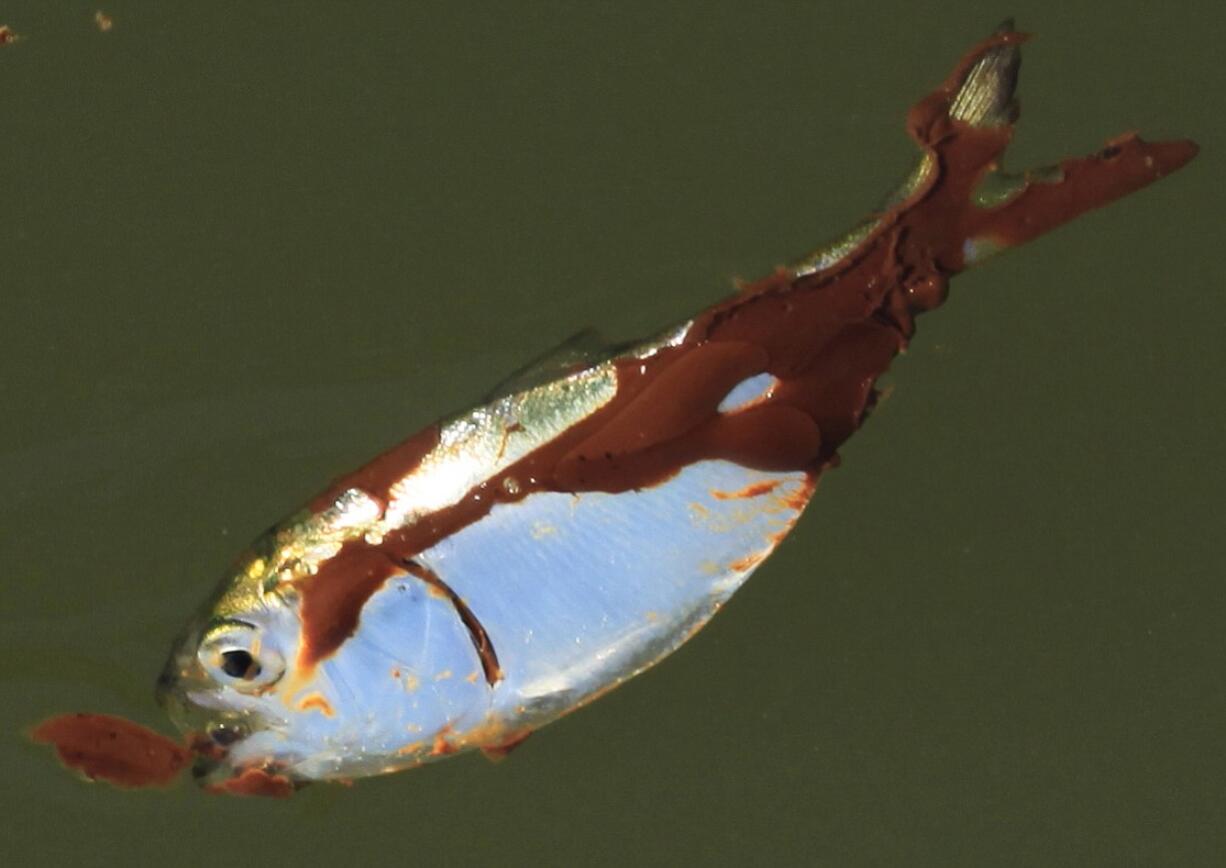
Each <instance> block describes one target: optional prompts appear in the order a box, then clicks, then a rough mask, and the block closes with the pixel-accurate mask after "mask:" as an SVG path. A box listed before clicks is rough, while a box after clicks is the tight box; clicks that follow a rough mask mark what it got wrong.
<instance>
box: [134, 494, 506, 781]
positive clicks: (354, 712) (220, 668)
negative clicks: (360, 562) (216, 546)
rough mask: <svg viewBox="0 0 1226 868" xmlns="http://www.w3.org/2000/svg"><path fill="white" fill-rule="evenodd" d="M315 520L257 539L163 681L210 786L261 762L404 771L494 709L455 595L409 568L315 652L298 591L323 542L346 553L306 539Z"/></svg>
mask: <svg viewBox="0 0 1226 868" xmlns="http://www.w3.org/2000/svg"><path fill="white" fill-rule="evenodd" d="M311 523H312V520H311V519H309V518H307V519H303V518H301V517H300V518H299V519H297V520H293V521H291V522H288V523H286V524H285V525H282V526H280V527H278V528H274V529H273V531H270V532H269V534H267V535H266V536H265V537H263V538H261V539H260V540H259V541H257V543H256V544H255V545H254V546H253V547H252V549H251V550H250V551H249V552H248V553H247V554H246V555H244V556H243V557H242V558H241V559H240V560H239V561H238V563H237V564H236V565H235V567H234V568H233V570H232V571H231V572H230V573H229V574H228V575H227V577H226V578H225V580H224V581H223V582H222V583H221V585H220V586H219V588H218V590H217V591H216V593H215V594H214V596H213V597H212V598H211V599H210V600H209V601H208V602H207V603H206V604H205V606H204V607H203V608H202V609H201V611H200V612H199V613H198V614H197V615H196V616H195V617H194V618H192V619H191V621H190V622H189V623H188V625H187V626H186V627H185V628H184V630H183V632H182V633H181V634H180V636H179V638H178V639H177V640H176V642H175V644H174V646H173V648H172V650H171V653H170V656H169V658H168V660H167V662H166V665H165V668H164V670H163V672H162V674H161V676H160V678H159V679H158V686H157V694H158V699H159V702H160V703H161V704H162V706H163V707H164V708H165V709H166V711H167V713H168V714H169V716H170V717H171V719H172V720H173V721H174V723H175V725H176V726H177V727H178V728H179V729H180V731H182V732H183V733H184V734H186V735H187V736H188V739H189V742H190V743H191V744H192V745H193V746H195V747H196V748H197V753H198V755H199V759H198V761H197V764H196V769H195V774H196V777H197V779H198V780H199V782H200V783H202V784H203V785H205V786H219V785H220V786H223V787H224V785H225V782H226V781H228V780H230V779H233V778H238V777H241V776H242V775H244V773H247V772H249V771H250V770H252V769H255V770H257V772H261V773H268V774H276V775H279V776H283V777H285V778H287V779H289V780H290V781H292V782H294V783H301V782H306V781H312V780H320V779H329V778H332V779H348V778H356V777H362V776H366V775H370V774H378V773H383V772H391V771H398V770H400V769H403V768H409V767H412V766H415V765H420V764H421V763H423V762H427V761H429V760H431V759H435V758H438V757H440V756H443V755H446V754H448V753H452V752H454V750H455V748H454V747H453V746H452V744H451V742H449V741H448V740H447V738H448V736H449V735H450V734H453V733H457V732H460V731H474V730H475V729H476V728H478V727H479V724H480V723H481V722H482V720H484V719H485V716H486V712H488V707H489V693H490V685H489V684H487V683H486V681H485V680H484V679H483V678H481V677H480V668H479V661H478V659H477V655H476V652H475V650H474V648H473V645H472V640H471V637H470V635H469V634H468V632H467V631H466V630H465V629H464V626H463V624H462V622H460V621H459V619H457V618H456V617H455V615H454V610H453V609H452V603H451V601H449V600H447V599H443V598H441V597H440V595H439V594H437V593H436V592H434V590H433V589H432V588H431V587H430V586H429V585H428V584H427V583H426V582H423V581H422V579H420V578H419V577H418V576H415V575H413V574H411V573H410V572H409V571H407V570H399V571H394V572H393V574H391V575H389V576H388V577H387V579H386V580H385V581H384V582H383V583H382V586H381V587H380V588H379V590H378V591H377V592H376V593H375V594H374V595H373V596H372V597H371V598H370V599H369V600H368V601H367V602H366V604H365V605H364V606H363V607H362V611H361V620H360V622H359V623H358V624H357V625H356V627H355V629H354V630H353V633H352V635H349V636H346V637H345V639H344V641H342V642H340V643H339V644H338V646H337V647H336V648H334V649H332V650H331V651H330V652H329V653H328V654H327V655H326V656H324V657H322V658H320V657H319V656H318V655H313V654H310V653H306V651H305V650H304V649H306V648H307V647H308V645H309V642H308V640H306V639H304V636H306V635H307V631H304V628H303V624H304V618H303V594H302V587H301V586H302V582H303V581H311V580H313V579H314V578H315V575H314V572H315V569H316V568H317V567H318V566H319V565H318V564H316V565H315V567H313V568H311V569H305V568H303V567H302V565H301V560H302V558H304V557H307V556H310V555H309V554H308V553H309V552H310V551H311V550H314V551H315V552H316V554H317V555H318V556H319V557H320V559H321V560H320V563H324V562H329V563H332V567H333V568H334V570H335V568H336V567H337V566H338V565H339V566H341V567H343V566H344V562H345V559H346V557H347V555H346V554H345V553H344V552H342V551H340V549H339V547H337V546H333V545H325V544H320V541H319V538H318V537H316V538H315V539H305V538H304V537H303V536H302V531H303V526H304V525H310V524H311ZM315 524H316V525H318V522H315ZM295 529H296V530H295ZM324 555H327V557H324ZM334 578H335V576H334ZM474 673H476V674H474Z"/></svg>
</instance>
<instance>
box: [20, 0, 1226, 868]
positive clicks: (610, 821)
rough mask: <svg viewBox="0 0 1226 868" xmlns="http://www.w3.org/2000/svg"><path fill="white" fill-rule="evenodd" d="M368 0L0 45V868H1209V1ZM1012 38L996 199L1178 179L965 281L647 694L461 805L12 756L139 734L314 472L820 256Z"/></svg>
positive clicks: (461, 798)
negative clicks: (82, 774) (169, 661)
mask: <svg viewBox="0 0 1226 868" xmlns="http://www.w3.org/2000/svg"><path fill="white" fill-rule="evenodd" d="M365 5H366V6H367V7H368V8H366V9H364V10H361V11H358V10H355V9H353V8H350V4H342V3H313V2H312V3H308V2H302V3H297V4H292V5H290V4H277V5H276V6H275V7H274V4H261V6H262V7H264V8H260V9H256V8H254V7H255V6H256V4H239V3H193V4H170V3H152V2H145V3H136V2H126V3H114V4H111V5H108V6H106V7H105V9H106V11H107V12H108V13H109V14H110V15H111V16H112V17H113V19H114V28H113V29H112V30H111V31H110V32H108V33H101V32H99V31H98V30H97V29H96V28H95V26H94V24H93V20H92V17H93V12H94V9H95V7H94V6H89V5H85V4H81V3H75V2H65V3H59V4H48V3H45V2H17V3H5V4H4V5H3V6H0V23H7V24H9V25H10V26H12V27H13V28H14V29H15V30H16V31H17V32H19V33H21V34H23V35H24V36H25V37H26V38H25V40H24V41H22V42H19V43H16V44H13V45H8V46H2V47H0V299H2V301H3V306H2V308H0V317H2V318H0V401H2V403H0V407H2V409H0V522H2V524H0V528H2V531H0V565H2V569H3V583H2V588H3V590H2V592H0V629H2V631H3V632H2V634H0V643H2V644H0V649H2V650H3V654H2V655H0V733H4V734H5V735H3V736H2V737H0V772H2V773H3V774H2V779H0V817H3V822H2V824H0V864H4V865H27V864H49V865H59V864H63V865H135V864H157V865H165V866H176V865H206V864H208V865H212V864H217V865H238V864H243V865H248V864H249V865H276V864H284V863H287V862H289V861H291V860H293V861H298V862H301V863H303V864H344V865H349V864H354V865H356V864H363V865H375V864H397V865H399V864H411V865H437V864H455V865H485V864H511V865H538V864H543V865H576V864H594V865H606V864H607V865H638V864H728V865H744V864H760V865H856V866H858V865H940V866H948V865H976V866H984V865H1128V864H1136V865H1218V864H1224V863H1226V835H1224V834H1223V832H1222V819H1223V812H1224V811H1226V762H1224V761H1223V754H1224V752H1226V751H1224V748H1226V737H1224V736H1223V731H1224V728H1226V692H1224V690H1223V672H1224V670H1226V639H1224V638H1223V619H1224V617H1226V575H1224V573H1226V570H1224V569H1223V567H1224V566H1226V563H1224V560H1226V558H1224V556H1223V547H1222V538H1223V536H1224V531H1226V527H1224V522H1223V507H1222V502H1223V501H1222V494H1221V492H1222V490H1223V487H1224V486H1226V469H1224V467H1223V459H1222V445H1221V443H1222V439H1223V434H1224V433H1226V409H1224V402H1223V387H1222V376H1223V372H1224V371H1226V350H1223V347H1222V342H1221V338H1220V336H1219V331H1220V329H1221V327H1222V326H1223V325H1224V324H1226V323H1224V317H1223V314H1222V310H1223V307H1222V296H1223V292H1226V269H1224V268H1223V265H1222V243H1221V219H1222V218H1221V215H1222V213H1223V204H1224V203H1223V201H1222V195H1221V190H1222V189H1223V185H1224V182H1226V177H1224V173H1223V171H1222V162H1221V157H1220V154H1221V153H1222V149H1223V133H1224V132H1226V131H1224V128H1223V122H1222V112H1221V101H1222V96H1223V90H1224V89H1226V88H1224V87H1223V85H1224V83H1226V82H1224V76H1223V74H1222V71H1221V67H1220V60H1219V56H1220V53H1221V44H1222V43H1221V38H1222V36H1223V30H1224V28H1223V20H1224V13H1222V12H1220V11H1218V7H1217V5H1216V4H1211V3H1208V2H1205V3H1201V4H1186V5H1184V4H1177V3H1176V4H1166V5H1164V6H1162V7H1161V9H1160V10H1159V9H1158V8H1157V7H1154V6H1153V5H1152V4H1141V3H1127V2H1125V3H1117V4H1114V5H1113V6H1111V7H1110V8H1111V17H1110V18H1109V19H1107V20H1104V19H1102V18H1101V16H1099V15H1094V14H1091V13H1090V12H1089V11H1086V12H1084V13H1081V12H1077V11H1075V10H1073V9H1070V8H1068V7H1069V5H1070V4H1068V3H1065V2H1050V3H1048V2H1015V3H1013V4H1012V8H1008V7H1004V8H1001V9H1000V10H998V11H985V7H984V6H983V5H982V4H978V3H969V2H967V3H953V2H949V3H941V4H931V3H916V2H910V0H909V2H895V0H891V2H887V3H875V4H872V6H871V8H863V7H861V8H856V5H854V4H848V5H846V6H845V7H843V8H832V4H827V3H803V4H802V3H752V4H751V3H727V2H721V3H718V4H712V3H687V4H680V5H669V6H667V7H665V6H661V5H658V4H647V3H644V4H626V3H620V4H616V5H612V6H603V5H597V4H577V3H576V4H568V3H556V4H548V3H539V2H534V3H524V4H493V3H487V4H443V3H439V4H433V5H424V4H373V3H372V4H365ZM274 8H276V9H277V10H278V11H273V9H274ZM1005 13H1013V14H1016V15H1017V16H1018V18H1019V24H1020V25H1021V26H1022V27H1023V28H1025V29H1031V30H1034V31H1037V32H1038V33H1039V35H1040V37H1041V38H1040V39H1038V40H1037V41H1036V42H1035V43H1033V44H1032V45H1031V46H1029V47H1028V48H1027V50H1026V62H1025V64H1024V69H1023V82H1022V95H1023V100H1024V103H1025V112H1024V117H1023V123H1022V127H1021V134H1020V138H1019V140H1018V141H1017V142H1016V143H1015V146H1014V149H1013V151H1012V153H1011V157H1012V164H1011V165H1013V166H1015V167H1021V166H1024V165H1025V164H1027V163H1040V162H1043V161H1044V160H1049V159H1052V158H1056V157H1059V156H1063V155H1065V154H1067V153H1073V152H1077V153H1080V152H1083V151H1088V150H1092V149H1093V148H1095V147H1097V146H1098V145H1099V144H1100V143H1101V142H1102V141H1103V140H1104V139H1105V138H1106V137H1107V136H1109V135H1114V134H1116V133H1118V132H1121V131H1123V130H1127V129H1131V128H1139V129H1141V130H1143V131H1145V132H1146V133H1148V134H1149V135H1151V136H1152V137H1154V138H1158V137H1161V136H1163V135H1168V136H1171V135H1189V136H1192V137H1195V138H1196V139H1198V140H1199V141H1200V143H1201V145H1202V146H1203V148H1204V150H1203V152H1202V154H1201V156H1200V158H1199V159H1198V160H1197V161H1196V162H1195V163H1194V164H1193V165H1192V166H1191V167H1190V168H1188V169H1187V170H1185V171H1184V172H1183V173H1181V174H1180V175H1179V176H1178V177H1175V178H1172V179H1169V180H1167V181H1165V182H1163V183H1162V184H1160V185H1158V186H1157V187H1155V188H1152V189H1150V190H1148V191H1145V192H1143V193H1141V194H1138V195H1137V196H1135V197H1133V198H1131V199H1129V200H1127V201H1126V202H1123V203H1120V204H1118V205H1116V206H1115V207H1113V208H1111V209H1110V210H1108V211H1105V212H1100V213H1097V214H1094V215H1091V216H1089V217H1087V218H1084V219H1082V220H1081V221H1079V222H1078V223H1077V224H1076V225H1074V226H1070V227H1068V228H1066V229H1064V230H1063V231H1061V232H1059V233H1057V234H1055V235H1053V236H1050V237H1048V238H1045V239H1042V240H1041V241H1040V242H1038V243H1036V244H1034V245H1033V246H1032V247H1031V248H1029V249H1027V250H1024V251H1017V252H1014V253H1013V254H1011V255H1008V256H1006V257H1004V258H1001V259H999V260H996V261H994V262H992V263H990V264H989V265H987V266H985V267H984V268H983V269H981V270H980V271H978V272H976V273H974V274H968V275H965V276H964V277H962V278H961V279H960V280H959V281H957V282H956V283H955V286H954V292H953V296H952V298H951V300H950V303H949V304H948V305H947V307H945V308H944V309H943V310H942V311H940V312H938V313H936V314H934V315H931V316H928V317H926V318H925V319H924V320H922V321H921V330H920V334H919V336H918V338H917V340H916V341H915V344H914V347H913V349H912V351H911V352H910V353H909V355H908V356H907V357H906V358H904V359H902V360H901V361H900V362H899V364H898V365H897V366H896V368H895V373H894V374H893V375H892V382H893V384H894V385H895V386H896V389H895V391H894V392H893V394H892V395H891V397H890V399H889V400H888V401H886V402H885V404H884V405H883V406H882V407H881V408H880V409H879V411H878V412H877V413H876V414H875V416H874V418H873V419H872V421H871V423H870V424H869V425H868V426H867V428H866V429H865V430H864V431H863V432H861V433H860V434H859V435H857V437H856V438H855V439H854V440H853V441H852V442H851V443H850V444H849V445H848V447H847V448H846V449H845V450H844V458H845V462H844V466H843V467H842V468H841V469H839V470H838V471H836V472H834V473H831V474H830V475H828V476H827V477H826V478H825V479H824V480H823V483H822V489H821V491H820V492H819V495H818V497H817V499H816V500H815V502H814V505H813V506H812V507H811V508H810V510H809V513H808V515H807V516H806V518H805V519H804V521H803V522H802V523H801V526H800V527H799V528H798V530H797V531H796V533H795V534H794V535H793V537H792V538H791V539H790V540H789V541H788V542H787V543H786V544H785V545H784V546H783V547H782V549H781V550H780V551H779V552H778V553H777V555H776V556H775V557H774V558H773V559H771V560H770V561H769V562H768V563H767V564H766V566H764V567H763V568H762V569H761V570H760V571H759V573H758V574H757V575H756V576H755V578H754V579H753V580H752V581H751V582H750V583H749V584H748V585H747V586H746V588H745V590H744V591H743V592H742V593H741V594H740V595H738V597H737V598H736V599H735V600H734V601H733V603H732V604H731V605H730V606H729V607H728V609H727V611H726V612H725V613H724V614H721V616H720V617H719V618H717V619H716V620H715V622H713V624H712V625H711V626H710V627H709V628H708V629H707V630H705V631H704V632H703V634H702V635H701V636H700V637H699V638H698V639H697V640H695V641H694V642H692V643H691V644H689V645H688V646H686V647H685V648H684V649H682V650H681V651H680V652H679V653H678V654H676V655H675V656H674V657H673V658H671V659H670V660H668V661H667V662H666V663H665V664H663V665H662V666H660V667H659V668H658V669H656V670H655V671H653V672H652V673H650V674H648V675H646V676H644V677H643V678H640V679H638V680H636V681H635V682H633V683H631V684H630V685H628V686H627V687H625V688H623V689H621V690H619V691H617V692H616V693H614V694H612V695H610V696H608V697H607V698H605V699H603V700H601V701H600V702H598V703H596V704H595V705H593V706H591V707H590V708H588V709H586V710H584V711H582V712H580V713H578V714H575V715H573V716H572V717H570V718H568V719H566V720H565V721H563V722H561V723H559V724H557V725H555V726H552V727H550V728H548V729H547V730H544V731H542V732H541V733H538V734H537V735H536V736H535V737H533V738H532V739H531V740H530V741H529V742H528V743H527V744H525V745H524V746H523V747H522V748H520V749H519V750H518V751H517V752H516V753H515V754H513V755H512V756H511V757H510V758H509V759H508V760H507V761H506V762H504V763H502V764H500V765H497V766H494V765H490V764H489V763H487V762H486V761H485V760H484V759H482V758H481V757H479V756H465V757H460V758H456V759H453V760H449V761H447V762H444V763H441V764H438V765H435V766H432V767H429V768H426V769H423V770H420V771H417V772H412V773H407V774H401V775H396V776H391V777H388V778H383V779H377V780H368V781H363V782H360V783H359V784H358V785H357V786H356V787H354V788H353V789H344V788H339V787H322V786H320V787H313V788H308V789H307V790H305V791H303V792H302V793H300V794H299V795H298V796H297V797H295V798H294V799H292V800H291V801H289V802H284V803H282V802H268V801H262V800H231V799H224V798H217V797H208V796H205V795H203V794H201V793H200V792H198V791H196V790H195V788H193V787H192V786H190V785H187V784H185V785H183V786H181V787H178V788H176V789H173V790H171V791H168V792H142V793H123V792H118V791H115V790H112V789H109V788H107V787H104V786H99V785H95V786H89V785H86V784H83V783H81V782H79V781H77V780H75V779H74V778H73V777H72V776H71V775H69V774H67V773H65V772H64V771H62V770H61V769H60V768H59V767H58V766H57V765H56V763H55V761H54V759H53V758H52V756H51V755H50V753H49V752H48V751H47V750H45V749H43V748H38V747H35V746H32V745H29V744H27V743H26V742H25V741H24V740H23V739H22V737H21V731H22V729H23V728H24V727H25V726H27V725H28V724H30V723H31V722H33V721H36V720H38V719H40V718H42V717H44V716H47V715H49V714H52V713H57V712H61V711H69V710H77V709H87V710H95V711H106V712H111V713H116V714H121V715H125V716H128V717H131V718H133V719H136V720H139V721H142V722H144V723H147V724H150V725H153V726H157V727H159V728H163V729H165V728H167V724H166V722H165V721H164V720H163V719H162V716H161V714H160V711H159V710H158V708H157V707H156V706H155V705H154V703H153V700H152V696H151V693H152V689H151V688H152V681H153V678H154V676H155V675H156V673H157V672H158V670H159V667H160V666H161V663H162V659H163V656H164V654H165V652H166V650H167V647H168V644H169V642H170V639H171V637H172V636H173V634H174V633H175V631H176V630H177V629H178V627H179V626H180V624H181V622H182V620H183V619H184V618H185V617H186V616H187V614H188V613H189V612H190V610H191V609H192V608H193V607H194V606H195V605H196V604H197V603H198V601H199V600H200V599H201V598H202V597H203V596H204V595H205V594H206V593H207V592H208V591H209V590H210V589H211V587H212V585H213V583H214V581H215V580H216V578H217V577H218V576H219V574H220V572H221V570H222V569H223V568H224V566H225V565H226V564H227V562H228V561H229V559H230V558H231V557H232V556H233V555H234V554H235V553H236V552H237V551H238V550H239V549H241V548H242V547H243V546H244V545H245V543H246V542H247V540H248V539H250V538H251V537H253V536H254V535H255V534H257V533H258V532H259V531H260V530H262V529H263V528H264V527H265V526H267V525H268V524H270V523H271V522H272V521H274V520H276V519H277V518H279V517H280V516H281V515H282V514H284V513H285V512H286V511H288V510H289V509H290V508H291V507H293V506H295V505H296V504H298V503H299V502H301V501H302V500H303V499H304V498H306V497H307V496H309V495H310V494H312V493H313V492H314V491H315V490H317V489H318V488H319V487H321V486H322V484H323V483H324V482H325V481H326V480H328V479H329V478H330V477H332V476H333V475H335V474H337V473H339V472H341V471H343V470H346V469H349V468H350V467H352V466H354V465H356V464H358V463H360V462H362V461H363V460H364V459H366V458H368V457H370V456H371V455H372V454H373V453H374V452H376V451H378V450H379V449H381V448H382V447H384V446H386V445H388V444H390V443H392V442H395V441H397V440H399V439H401V438H402V437H404V436H406V435H407V434H409V433H411V432H413V431H415V430H416V429H417V428H419V427H420V426H422V425H423V424H425V423H427V422H429V421H430V420H431V419H432V418H434V417H435V416H437V415H439V414H441V413H443V412H444V411H448V410H451V409H454V408H457V407H459V406H462V405H464V404H466V403H469V402H471V401H472V400H473V399H475V398H476V397H477V396H478V395H480V394H481V393H482V391H483V390H484V389H485V388H486V387H487V386H489V385H491V384H492V383H493V382H494V381H496V380H498V379H499V378H500V377H501V376H502V375H503V374H505V373H506V372H507V371H508V370H510V369H512V368H514V367H515V366H517V365H518V364H520V363H521V362H522V361H523V360H524V359H526V358H529V357H531V356H533V355H535V354H536V353H537V352H538V351H540V350H541V349H543V348H544V347H545V346H547V345H550V344H552V343H556V342H557V341H559V340H560V339H562V338H564V337H565V336H567V335H568V334H569V333H571V332H574V331H576V330H577V329H579V328H581V327H583V326H585V325H589V324H593V325H597V326H600V327H601V328H602V329H604V330H605V331H606V332H608V333H609V334H611V335H615V336H623V337H628V336H634V335H636V334H639V333H644V332H648V331H650V330H652V329H653V328H654V327H656V326H659V325H661V324H663V323H666V322H669V321H672V320H675V319H677V318H678V317H680V316H683V315H685V314H687V313H689V312H691V311H693V310H695V309H697V308H699V307H701V306H702V305H704V304H706V303H707V302H708V301H710V300H712V299H714V298H716V297H718V296H720V295H721V294H723V293H724V292H726V290H727V288H728V285H729V280H730V278H732V277H734V276H736V275H744V276H754V275H757V274H760V273H762V272H764V271H766V270H768V269H769V268H771V267H772V266H773V265H774V264H775V263H777V262H780V261H783V260H785V259H788V258H790V257H791V256H793V255H795V254H798V253H801V252H803V251H804V250H805V249H807V248H808V247H811V246H812V245H813V244H814V243H815V242H818V241H821V240H823V239H824V238H825V237H827V236H829V235H831V234H833V233H834V232H836V231H838V230H840V229H842V228H844V226H845V225H846V224H848V223H850V222H851V221H852V220H853V219H854V218H856V217H858V216H859V215H861V214H862V213H863V212H864V211H865V210H866V209H867V208H869V207H871V206H872V205H873V204H875V203H876V201H877V199H878V197H879V196H880V195H881V194H883V193H884V192H885V191H886V190H887V189H889V188H890V187H891V186H892V184H893V183H894V182H895V181H896V180H897V179H898V178H899V177H900V175H901V173H902V172H903V171H904V170H905V169H906V168H907V167H908V165H909V163H910V159H911V149H910V146H909V143H908V142H907V141H906V139H905V137H904V135H903V133H902V118H903V114H904V112H905V110H906V108H907V107H908V105H909V104H910V103H911V101H912V100H913V99H914V98H916V97H918V96H919V95H920V94H922V93H923V92H924V91H925V90H926V89H927V88H928V87H929V86H931V85H932V84H935V83H936V82H937V81H939V80H940V78H941V77H943V76H944V74H945V73H946V71H947V70H948V68H949V67H950V66H951V64H952V63H953V61H954V60H955V59H956V58H957V57H958V56H959V54H960V53H961V52H962V51H963V50H964V49H965V48H966V47H968V46H969V45H970V44H971V43H972V42H974V41H975V40H976V39H977V38H978V37H979V36H981V35H983V34H984V33H985V32H986V31H987V30H990V29H991V27H992V26H994V25H995V24H996V19H998V18H1000V17H1003V15H1004V14H1005Z"/></svg>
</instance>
